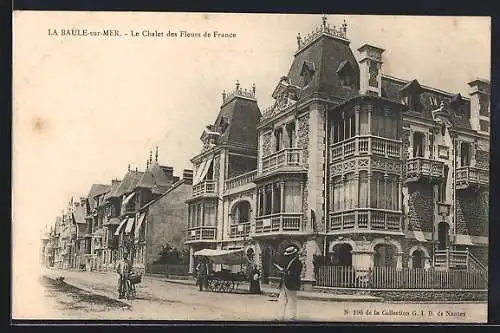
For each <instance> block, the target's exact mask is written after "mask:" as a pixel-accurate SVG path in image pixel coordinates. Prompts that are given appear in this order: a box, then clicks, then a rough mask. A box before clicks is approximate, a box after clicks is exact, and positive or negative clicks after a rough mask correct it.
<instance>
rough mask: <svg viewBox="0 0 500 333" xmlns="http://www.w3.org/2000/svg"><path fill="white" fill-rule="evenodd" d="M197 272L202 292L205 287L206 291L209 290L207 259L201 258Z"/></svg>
mask: <svg viewBox="0 0 500 333" xmlns="http://www.w3.org/2000/svg"><path fill="white" fill-rule="evenodd" d="M196 272H197V275H198V284H199V286H200V291H203V287H205V290H207V289H208V264H207V259H206V258H205V257H203V258H201V261H200V263H199V264H198V266H197V267H196Z"/></svg>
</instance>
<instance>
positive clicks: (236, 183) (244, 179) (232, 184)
mask: <svg viewBox="0 0 500 333" xmlns="http://www.w3.org/2000/svg"><path fill="white" fill-rule="evenodd" d="M256 175H257V170H252V171H250V172H247V173H244V174H242V175H239V176H236V177H233V178H229V179H228V180H226V183H225V190H226V191H228V190H231V189H233V188H238V187H241V186H244V185H246V184H249V183H252V182H253V180H254V179H255V176H256Z"/></svg>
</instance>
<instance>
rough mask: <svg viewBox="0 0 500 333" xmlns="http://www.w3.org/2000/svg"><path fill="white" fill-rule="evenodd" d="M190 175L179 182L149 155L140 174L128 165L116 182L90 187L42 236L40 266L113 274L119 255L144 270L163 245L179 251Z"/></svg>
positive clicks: (186, 171)
mask: <svg viewBox="0 0 500 333" xmlns="http://www.w3.org/2000/svg"><path fill="white" fill-rule="evenodd" d="M192 178H193V172H192V171H191V170H184V171H183V174H182V178H180V177H178V176H174V175H173V168H172V167H169V166H162V165H160V164H159V163H158V150H157V153H156V159H155V161H153V160H152V157H151V155H150V157H149V159H148V161H147V166H146V169H145V171H138V170H137V169H136V170H135V171H134V170H130V167H129V169H128V171H127V173H126V174H125V176H124V177H123V179H122V180H117V179H113V180H112V181H111V184H110V185H107V184H93V185H92V186H91V188H90V190H89V192H88V194H87V196H86V197H81V198H80V199H79V200H78V201H74V200H72V201H71V202H70V203H69V205H68V207H67V208H66V209H65V211H63V213H62V214H61V216H58V217H57V218H56V221H55V223H54V225H53V226H52V227H51V228H50V230H49V231H48V232H46V233H44V234H43V236H42V249H41V254H42V255H41V256H42V258H41V262H42V264H44V265H45V266H48V267H56V268H60V269H70V268H71V269H80V270H89V271H91V270H98V271H103V270H107V271H110V270H114V268H115V265H116V262H117V261H118V260H119V259H120V258H121V256H122V254H123V252H127V253H129V254H130V259H131V260H132V263H133V266H134V269H136V270H137V271H142V272H144V271H147V270H148V267H149V265H150V264H153V263H154V262H155V261H156V260H157V259H158V258H159V256H160V252H161V249H162V246H164V245H166V244H167V243H168V244H169V245H170V246H172V247H173V248H176V249H178V250H179V251H182V249H183V248H184V221H185V220H186V219H187V206H186V205H185V200H186V199H187V198H189V197H190V196H191V190H192Z"/></svg>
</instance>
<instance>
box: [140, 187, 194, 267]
mask: <svg viewBox="0 0 500 333" xmlns="http://www.w3.org/2000/svg"><path fill="white" fill-rule="evenodd" d="M191 192H192V186H191V185H190V184H187V183H183V184H181V185H179V186H178V187H177V188H175V189H173V190H172V191H170V192H169V193H168V194H166V195H164V196H163V197H162V198H160V199H159V200H158V201H157V202H155V203H153V204H152V205H151V206H150V207H149V210H148V216H147V223H148V225H147V228H148V229H147V230H148V237H149V240H148V245H147V246H148V249H147V253H148V256H149V258H148V261H149V263H152V262H154V261H155V260H156V259H157V258H158V257H159V254H160V250H161V247H162V245H165V244H166V243H167V242H168V243H169V244H170V245H171V246H172V247H176V248H177V249H182V248H184V229H185V228H186V226H187V220H188V208H187V205H186V203H185V200H186V199H188V198H189V197H191Z"/></svg>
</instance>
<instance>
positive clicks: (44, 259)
mask: <svg viewBox="0 0 500 333" xmlns="http://www.w3.org/2000/svg"><path fill="white" fill-rule="evenodd" d="M50 253H51V246H50V229H47V228H45V229H44V230H42V232H41V235H40V249H39V255H40V258H39V260H40V265H42V266H43V267H50V261H49V258H50Z"/></svg>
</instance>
